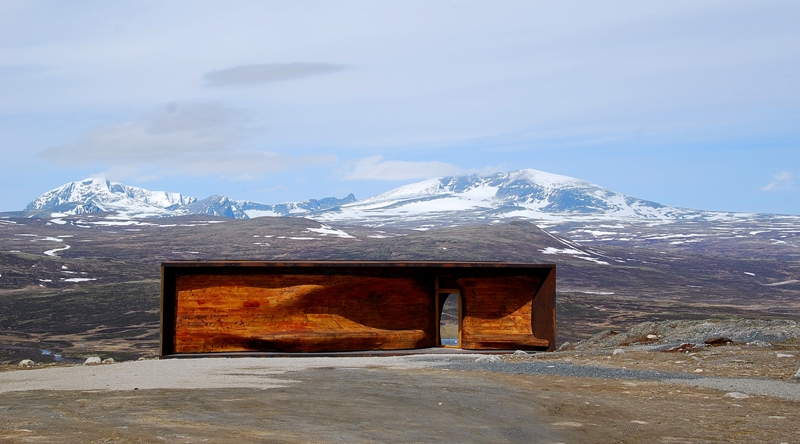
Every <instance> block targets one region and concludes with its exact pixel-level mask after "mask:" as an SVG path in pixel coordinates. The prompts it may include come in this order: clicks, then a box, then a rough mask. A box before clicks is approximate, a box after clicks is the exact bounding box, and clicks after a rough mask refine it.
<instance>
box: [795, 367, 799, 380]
mask: <svg viewBox="0 0 800 444" xmlns="http://www.w3.org/2000/svg"><path fill="white" fill-rule="evenodd" d="M794 379H797V380H798V381H800V368H799V369H797V373H795V374H794Z"/></svg>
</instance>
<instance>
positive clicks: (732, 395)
mask: <svg viewBox="0 0 800 444" xmlns="http://www.w3.org/2000/svg"><path fill="white" fill-rule="evenodd" d="M725 397H726V398H733V399H747V398H749V397H750V395H745V394H744V393H740V392H729V393H725Z"/></svg>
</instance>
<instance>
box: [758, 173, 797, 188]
mask: <svg viewBox="0 0 800 444" xmlns="http://www.w3.org/2000/svg"><path fill="white" fill-rule="evenodd" d="M772 178H773V179H774V180H773V181H772V182H770V183H769V184H767V185H766V186H763V187H761V189H762V190H763V191H773V190H777V189H781V188H787V187H790V186H792V185H793V182H792V173H791V172H789V171H781V172H780V173H778V174H776V175H774V176H772Z"/></svg>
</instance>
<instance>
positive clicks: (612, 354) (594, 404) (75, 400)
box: [0, 319, 800, 443]
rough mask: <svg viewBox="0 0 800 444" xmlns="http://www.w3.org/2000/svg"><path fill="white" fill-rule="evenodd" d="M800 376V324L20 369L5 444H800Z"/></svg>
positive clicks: (649, 328)
mask: <svg viewBox="0 0 800 444" xmlns="http://www.w3.org/2000/svg"><path fill="white" fill-rule="evenodd" d="M706 342H709V343H710V344H707V343H706ZM798 368H800V323H797V322H796V321H754V320H741V319H739V320H729V321H719V320H708V321H672V322H660V323H652V322H648V323H642V324H640V325H637V326H636V327H634V328H632V329H630V330H628V331H620V332H610V331H607V332H603V333H600V334H597V335H595V336H594V337H593V338H590V339H587V340H584V341H581V342H578V343H573V344H565V345H564V346H562V347H561V349H560V350H559V351H557V352H553V353H538V354H527V353H522V352H518V353H515V354H510V355H508V354H507V355H480V356H476V355H415V356H404V357H385V358H382V357H378V358H236V359H223V358H218V359H210V358H207V359H172V360H142V361H129V362H122V363H115V364H105V365H94V366H88V365H66V364H45V365H41V364H40V365H33V366H30V367H19V366H18V365H13V366H12V365H6V366H4V367H3V368H2V371H0V393H2V395H1V396H0V442H53V441H59V442H114V443H116V442H119V443H124V442H164V441H168V442H374V441H399V442H443V441H455V442H522V441H528V442H543V443H559V442H561V443H573V442H617V443H640V442H663V443H705V442H773V443H781V442H785V443H796V442H800V438H798V437H800V426H798V423H800V382H799V381H800V375H797V373H798Z"/></svg>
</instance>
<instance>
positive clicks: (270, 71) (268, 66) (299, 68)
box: [203, 62, 347, 86]
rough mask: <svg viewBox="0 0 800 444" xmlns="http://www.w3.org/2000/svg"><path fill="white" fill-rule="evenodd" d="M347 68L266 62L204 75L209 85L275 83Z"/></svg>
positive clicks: (314, 64) (343, 66)
mask: <svg viewBox="0 0 800 444" xmlns="http://www.w3.org/2000/svg"><path fill="white" fill-rule="evenodd" d="M344 69H347V67H346V66H345V65H334V64H331V63H302V62H296V63H264V64H260V65H240V66H235V67H233V68H228V69H221V70H219V71H211V72H207V73H205V74H204V75H203V78H204V79H205V80H206V85H207V86H231V85H244V84H256V83H273V82H281V81H284V80H294V79H302V78H305V77H311V76H319V75H323V74H331V73H334V72H339V71H342V70H344Z"/></svg>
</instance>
